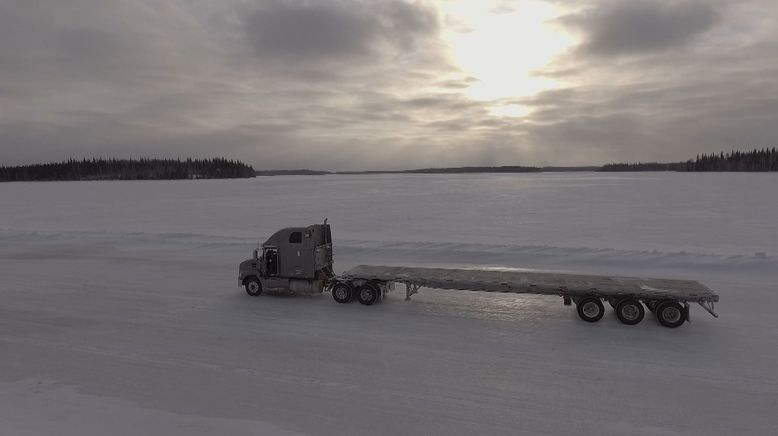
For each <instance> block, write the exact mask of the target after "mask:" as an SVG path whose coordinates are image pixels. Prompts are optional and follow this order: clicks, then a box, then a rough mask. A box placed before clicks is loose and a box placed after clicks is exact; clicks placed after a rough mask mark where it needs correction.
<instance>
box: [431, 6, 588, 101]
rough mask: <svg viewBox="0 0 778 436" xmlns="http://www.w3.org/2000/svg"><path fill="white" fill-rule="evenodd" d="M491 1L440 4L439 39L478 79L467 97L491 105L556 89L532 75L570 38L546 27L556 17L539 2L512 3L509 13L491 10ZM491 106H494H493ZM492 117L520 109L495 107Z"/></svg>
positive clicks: (549, 81)
mask: <svg viewBox="0 0 778 436" xmlns="http://www.w3.org/2000/svg"><path fill="white" fill-rule="evenodd" d="M494 7H495V5H494V4H491V2H475V1H467V0H451V1H446V2H444V3H442V4H441V9H442V10H443V12H444V14H445V16H446V29H445V32H444V38H445V40H446V41H447V42H448V44H449V46H450V50H451V55H452V57H453V59H454V60H455V61H456V62H457V63H458V64H459V67H460V68H461V69H462V70H463V71H464V72H465V73H467V74H469V75H471V76H473V77H475V78H476V79H478V81H477V82H475V83H474V84H473V85H472V86H471V87H470V88H469V89H468V90H467V94H468V96H469V97H470V98H472V99H474V100H479V101H493V100H499V99H506V98H512V97H525V96H530V95H533V94H536V93H538V92H540V91H543V90H546V89H551V88H554V87H557V86H559V83H558V82H557V81H555V80H552V79H549V78H545V77H539V76H533V74H532V72H533V71H534V70H537V69H539V68H541V67H543V66H544V65H547V64H548V63H549V62H550V61H551V60H552V59H553V58H554V56H556V55H558V54H560V53H562V52H563V51H564V50H565V49H566V48H567V47H569V46H570V45H571V44H572V43H573V40H572V37H571V35H569V34H566V33H564V32H562V31H561V30H559V29H558V28H555V27H554V26H552V25H550V24H548V21H549V20H552V19H554V18H556V17H558V16H559V15H560V14H561V11H559V10H558V9H557V8H555V7H554V6H552V5H551V4H548V3H544V2H540V1H521V2H515V6H514V7H513V8H512V9H510V10H502V11H495V10H494ZM495 103H497V102H495ZM494 113H495V115H503V116H523V115H526V114H527V110H526V108H521V107H519V106H516V105H510V106H508V107H505V106H503V107H502V109H501V106H499V105H497V104H496V105H495V107H494Z"/></svg>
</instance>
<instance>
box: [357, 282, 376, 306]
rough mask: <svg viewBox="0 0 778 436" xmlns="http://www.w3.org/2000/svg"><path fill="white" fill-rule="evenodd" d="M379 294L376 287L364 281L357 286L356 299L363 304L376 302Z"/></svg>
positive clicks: (368, 304)
mask: <svg viewBox="0 0 778 436" xmlns="http://www.w3.org/2000/svg"><path fill="white" fill-rule="evenodd" d="M379 294H380V291H379V290H378V288H377V287H376V286H375V285H373V284H371V283H365V284H364V285H362V286H360V287H358V288H357V300H359V302H360V303H362V304H364V305H365V306H370V305H372V304H375V303H377V302H378V298H379Z"/></svg>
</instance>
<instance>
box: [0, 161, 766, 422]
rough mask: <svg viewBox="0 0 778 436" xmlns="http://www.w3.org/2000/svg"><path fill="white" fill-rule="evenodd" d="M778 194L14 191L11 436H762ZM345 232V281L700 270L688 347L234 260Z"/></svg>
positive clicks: (553, 307)
mask: <svg viewBox="0 0 778 436" xmlns="http://www.w3.org/2000/svg"><path fill="white" fill-rule="evenodd" d="M776 186H778V176H776V175H772V174H673V173H669V174H658V173H647V174H594V173H577V174H520V175H379V176H325V177H291V176H289V177H273V178H258V179H252V180H222V181H206V180H198V181H171V182H70V183H10V184H9V183H6V184H0V356H1V358H0V434H9V435H42V434H57V435H85V434H115V435H136V434H160V435H161V434H165V435H177V434H181V435H192V434H252V435H254V434H267V435H365V434H385V435H396V434H432V435H438V434H440V435H450V434H478V435H484V434H533V435H534V434H550V435H557V434H559V435H562V434H593V433H598V434H606V435H610V434H613V435H624V434H631V435H732V434H739V435H766V434H774V432H775V429H776V428H778V415H776V413H775V412H776V405H777V404H778V375H776V368H778V314H776V312H775V311H776V307H778V219H776V217H777V216H778V190H776V189H775V187H776ZM324 217H328V218H329V220H330V223H331V224H333V233H334V234H333V236H334V239H335V261H336V269H337V270H338V271H342V270H344V269H347V268H349V267H351V266H354V265H356V264H359V263H375V264H390V265H414V266H451V267H457V266H485V267H491V266H500V267H524V268H540V269H555V270H565V271H574V272H591V273H610V274H621V275H646V276H664V277H671V278H691V279H697V280H700V281H702V282H703V283H705V284H707V285H709V286H710V287H711V288H713V289H714V290H715V291H716V292H718V293H719V294H720V295H721V302H720V303H719V304H718V305H717V309H718V311H719V313H720V315H721V317H720V318H719V319H714V318H712V317H710V316H709V315H708V314H707V313H706V312H704V311H703V310H702V309H701V308H699V307H696V306H695V307H693V309H692V323H691V324H686V325H684V326H682V327H681V328H679V329H666V328H662V327H660V326H658V324H657V323H656V322H655V321H654V320H653V319H652V318H649V317H647V318H646V320H645V321H643V323H641V324H640V325H638V326H634V327H628V326H624V325H622V324H620V323H619V322H618V321H617V320H616V317H615V316H614V315H613V313H612V312H609V313H608V314H607V315H606V317H605V319H603V320H602V321H601V322H599V323H596V324H586V323H584V322H582V321H580V320H579V319H578V317H577V315H576V314H575V311H574V310H573V309H572V308H570V307H565V306H563V305H562V304H561V299H558V298H550V297H539V296H521V295H494V294H481V293H472V292H465V291H436V290H428V289H423V290H422V291H421V293H420V294H419V295H416V296H414V300H413V301H412V302H405V301H403V295H402V293H401V292H397V293H396V294H392V295H390V296H389V298H388V299H387V300H385V302H384V303H382V304H380V305H377V306H371V307H363V306H361V305H359V304H352V305H339V304H336V303H335V302H334V301H332V299H331V298H330V296H329V295H322V296H317V297H288V296H287V297H279V296H275V297H274V296H262V297H260V298H251V297H248V296H246V295H245V293H243V291H242V290H241V289H240V288H238V286H237V264H238V262H239V261H241V260H242V259H244V258H246V257H248V256H249V255H250V252H251V249H252V248H253V247H254V246H255V245H256V243H257V242H261V240H263V239H264V238H265V237H266V236H269V235H270V233H272V232H273V231H274V230H276V229H278V228H280V227H283V226H287V225H297V224H299V225H304V224H309V223H313V222H319V221H321V220H322V219H323V218H324Z"/></svg>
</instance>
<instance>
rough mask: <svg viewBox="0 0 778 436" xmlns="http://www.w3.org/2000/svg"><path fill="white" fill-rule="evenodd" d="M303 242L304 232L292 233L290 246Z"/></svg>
mask: <svg viewBox="0 0 778 436" xmlns="http://www.w3.org/2000/svg"><path fill="white" fill-rule="evenodd" d="M302 242H303V232H292V233H290V234H289V243H290V244H302Z"/></svg>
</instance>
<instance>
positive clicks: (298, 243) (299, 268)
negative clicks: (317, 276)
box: [289, 232, 304, 277]
mask: <svg viewBox="0 0 778 436" xmlns="http://www.w3.org/2000/svg"><path fill="white" fill-rule="evenodd" d="M289 249H290V250H291V253H289V254H290V255H289V258H290V259H291V260H292V276H293V277H299V276H302V275H304V274H303V253H302V251H303V232H292V233H290V234H289Z"/></svg>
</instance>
